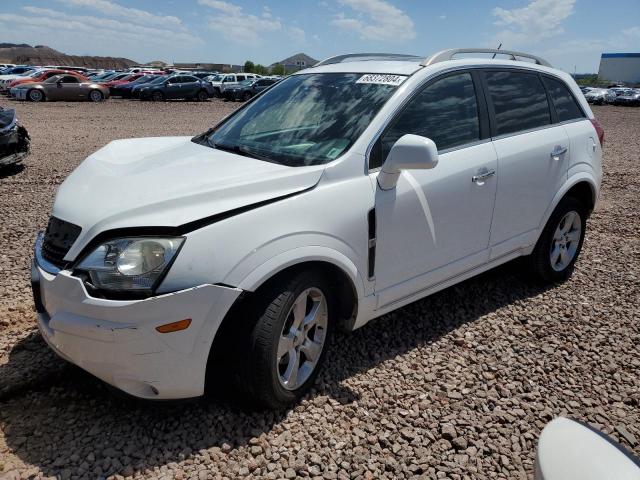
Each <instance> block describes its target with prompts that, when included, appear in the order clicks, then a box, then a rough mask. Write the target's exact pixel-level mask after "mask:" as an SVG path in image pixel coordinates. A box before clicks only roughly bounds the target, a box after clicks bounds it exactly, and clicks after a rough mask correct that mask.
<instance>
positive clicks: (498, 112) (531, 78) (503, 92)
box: [485, 71, 551, 135]
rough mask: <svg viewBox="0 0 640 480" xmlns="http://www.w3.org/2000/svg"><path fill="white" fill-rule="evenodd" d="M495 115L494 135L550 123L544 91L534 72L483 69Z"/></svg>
mask: <svg viewBox="0 0 640 480" xmlns="http://www.w3.org/2000/svg"><path fill="white" fill-rule="evenodd" d="M485 75H486V80H487V88H488V90H489V96H490V98H491V102H492V103H493V110H494V112H495V118H496V124H497V125H496V135H504V134H507V133H514V132H519V131H522V130H528V129H530V128H536V127H541V126H544V125H549V124H550V123H551V113H550V111H549V102H547V93H546V92H545V90H544V87H543V85H542V82H540V78H539V77H538V75H537V74H535V73H520V72H496V71H488V72H486V74H485Z"/></svg>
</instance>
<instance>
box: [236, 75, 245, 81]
mask: <svg viewBox="0 0 640 480" xmlns="http://www.w3.org/2000/svg"><path fill="white" fill-rule="evenodd" d="M245 78H246V77H245V76H244V75H238V76H237V79H238V81H239V82H242V81H244V80H245Z"/></svg>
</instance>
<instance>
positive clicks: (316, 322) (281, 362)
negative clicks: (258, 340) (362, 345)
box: [276, 287, 328, 390]
mask: <svg viewBox="0 0 640 480" xmlns="http://www.w3.org/2000/svg"><path fill="white" fill-rule="evenodd" d="M307 311H308V312H307ZM327 325H328V307H327V300H326V299H325V296H324V294H323V293H322V291H320V290H319V289H318V288H315V287H312V288H309V289H307V290H305V291H303V292H301V293H300V294H299V295H298V297H297V298H296V299H295V301H294V302H293V305H292V306H291V309H290V310H289V313H288V314H287V317H286V321H285V323H284V325H283V327H282V332H281V333H280V338H279V340H278V353H277V359H276V369H277V374H278V379H279V380H280V384H281V385H282V386H283V387H284V388H285V389H287V390H295V389H296V388H298V387H300V386H301V385H303V384H304V383H305V382H306V381H307V380H308V379H309V377H310V376H311V375H312V374H313V372H314V371H315V369H316V367H317V365H318V362H319V360H320V357H321V355H322V349H323V348H324V343H325V339H326V331H327Z"/></svg>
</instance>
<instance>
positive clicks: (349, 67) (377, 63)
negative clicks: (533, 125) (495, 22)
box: [294, 58, 557, 75]
mask: <svg viewBox="0 0 640 480" xmlns="http://www.w3.org/2000/svg"><path fill="white" fill-rule="evenodd" d="M465 66H488V67H494V66H495V67H519V68H529V69H534V70H538V71H545V72H554V73H556V72H557V70H555V69H553V68H550V67H546V66H544V65H537V64H535V63H533V62H527V61H519V60H504V59H491V58H462V59H458V60H447V61H443V62H438V63H434V64H432V65H429V66H423V65H422V64H421V61H417V60H365V61H356V62H343V63H333V64H328V65H321V66H319V67H311V68H307V69H305V70H300V71H299V72H296V73H295V74H294V75H296V74H297V75H299V74H305V73H379V74H385V73H386V74H395V75H412V74H414V73H415V72H417V71H418V70H421V69H429V70H430V71H437V70H444V69H448V68H454V67H465Z"/></svg>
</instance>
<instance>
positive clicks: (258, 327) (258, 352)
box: [243, 271, 335, 408]
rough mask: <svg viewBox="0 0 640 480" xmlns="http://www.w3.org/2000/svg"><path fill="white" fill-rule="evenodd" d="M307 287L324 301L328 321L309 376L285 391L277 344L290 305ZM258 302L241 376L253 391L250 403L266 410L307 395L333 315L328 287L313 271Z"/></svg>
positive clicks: (270, 291)
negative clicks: (259, 303)
mask: <svg viewBox="0 0 640 480" xmlns="http://www.w3.org/2000/svg"><path fill="white" fill-rule="evenodd" d="M311 287H315V288H318V289H319V290H320V291H321V292H322V293H323V295H324V296H325V299H326V301H327V309H328V317H329V318H328V322H327V331H326V335H325V342H324V346H323V348H322V352H321V354H320V358H319V360H318V363H317V364H316V367H315V369H314V371H313V373H312V374H311V375H310V376H309V378H308V379H307V380H306V381H305V382H304V383H303V384H302V385H301V386H299V387H298V388H297V389H295V390H287V389H286V388H284V387H283V386H282V385H281V383H280V380H279V378H278V377H279V374H278V369H277V352H278V342H279V339H280V334H281V333H282V328H283V326H284V323H285V321H286V320H287V316H288V314H289V311H290V309H291V307H292V306H293V303H294V302H295V300H296V298H297V297H298V295H300V293H302V292H303V291H304V290H306V289H308V288H311ZM261 300H262V302H261V304H262V307H260V308H259V310H258V311H262V314H261V315H260V317H259V318H258V320H257V322H256V324H255V327H254V328H253V331H252V332H251V335H250V345H249V351H248V352H247V356H246V358H247V360H248V362H247V364H246V365H245V369H244V370H245V373H244V375H243V376H244V377H245V379H246V380H249V381H250V382H251V383H250V384H249V385H247V386H248V387H249V388H250V389H251V390H253V392H252V394H253V395H252V396H253V397H254V401H255V402H254V403H256V404H257V405H260V406H266V407H269V408H281V407H284V406H287V405H290V404H292V403H294V402H296V401H297V400H299V399H300V398H301V397H302V396H303V395H304V394H305V393H307V392H308V391H309V389H310V388H311V387H312V386H313V384H314V382H315V379H316V377H317V376H318V373H319V371H320V370H321V369H322V365H323V363H324V358H325V355H326V352H327V349H328V348H329V345H330V342H331V335H332V327H333V325H332V323H333V322H332V320H333V316H334V312H335V308H334V300H333V295H332V292H331V288H330V285H329V284H328V282H327V281H326V279H325V277H324V276H323V275H322V274H321V273H319V272H314V271H309V272H301V273H299V274H297V275H295V276H293V277H290V278H289V279H288V281H285V282H282V283H279V285H274V286H273V287H272V288H269V289H268V290H267V291H265V292H264V295H262V298H261ZM260 339H262V341H261V340H260ZM265 339H268V341H267V342H266V343H264V340H265ZM247 377H253V378H252V379H249V378H247ZM246 380H245V381H246Z"/></svg>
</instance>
